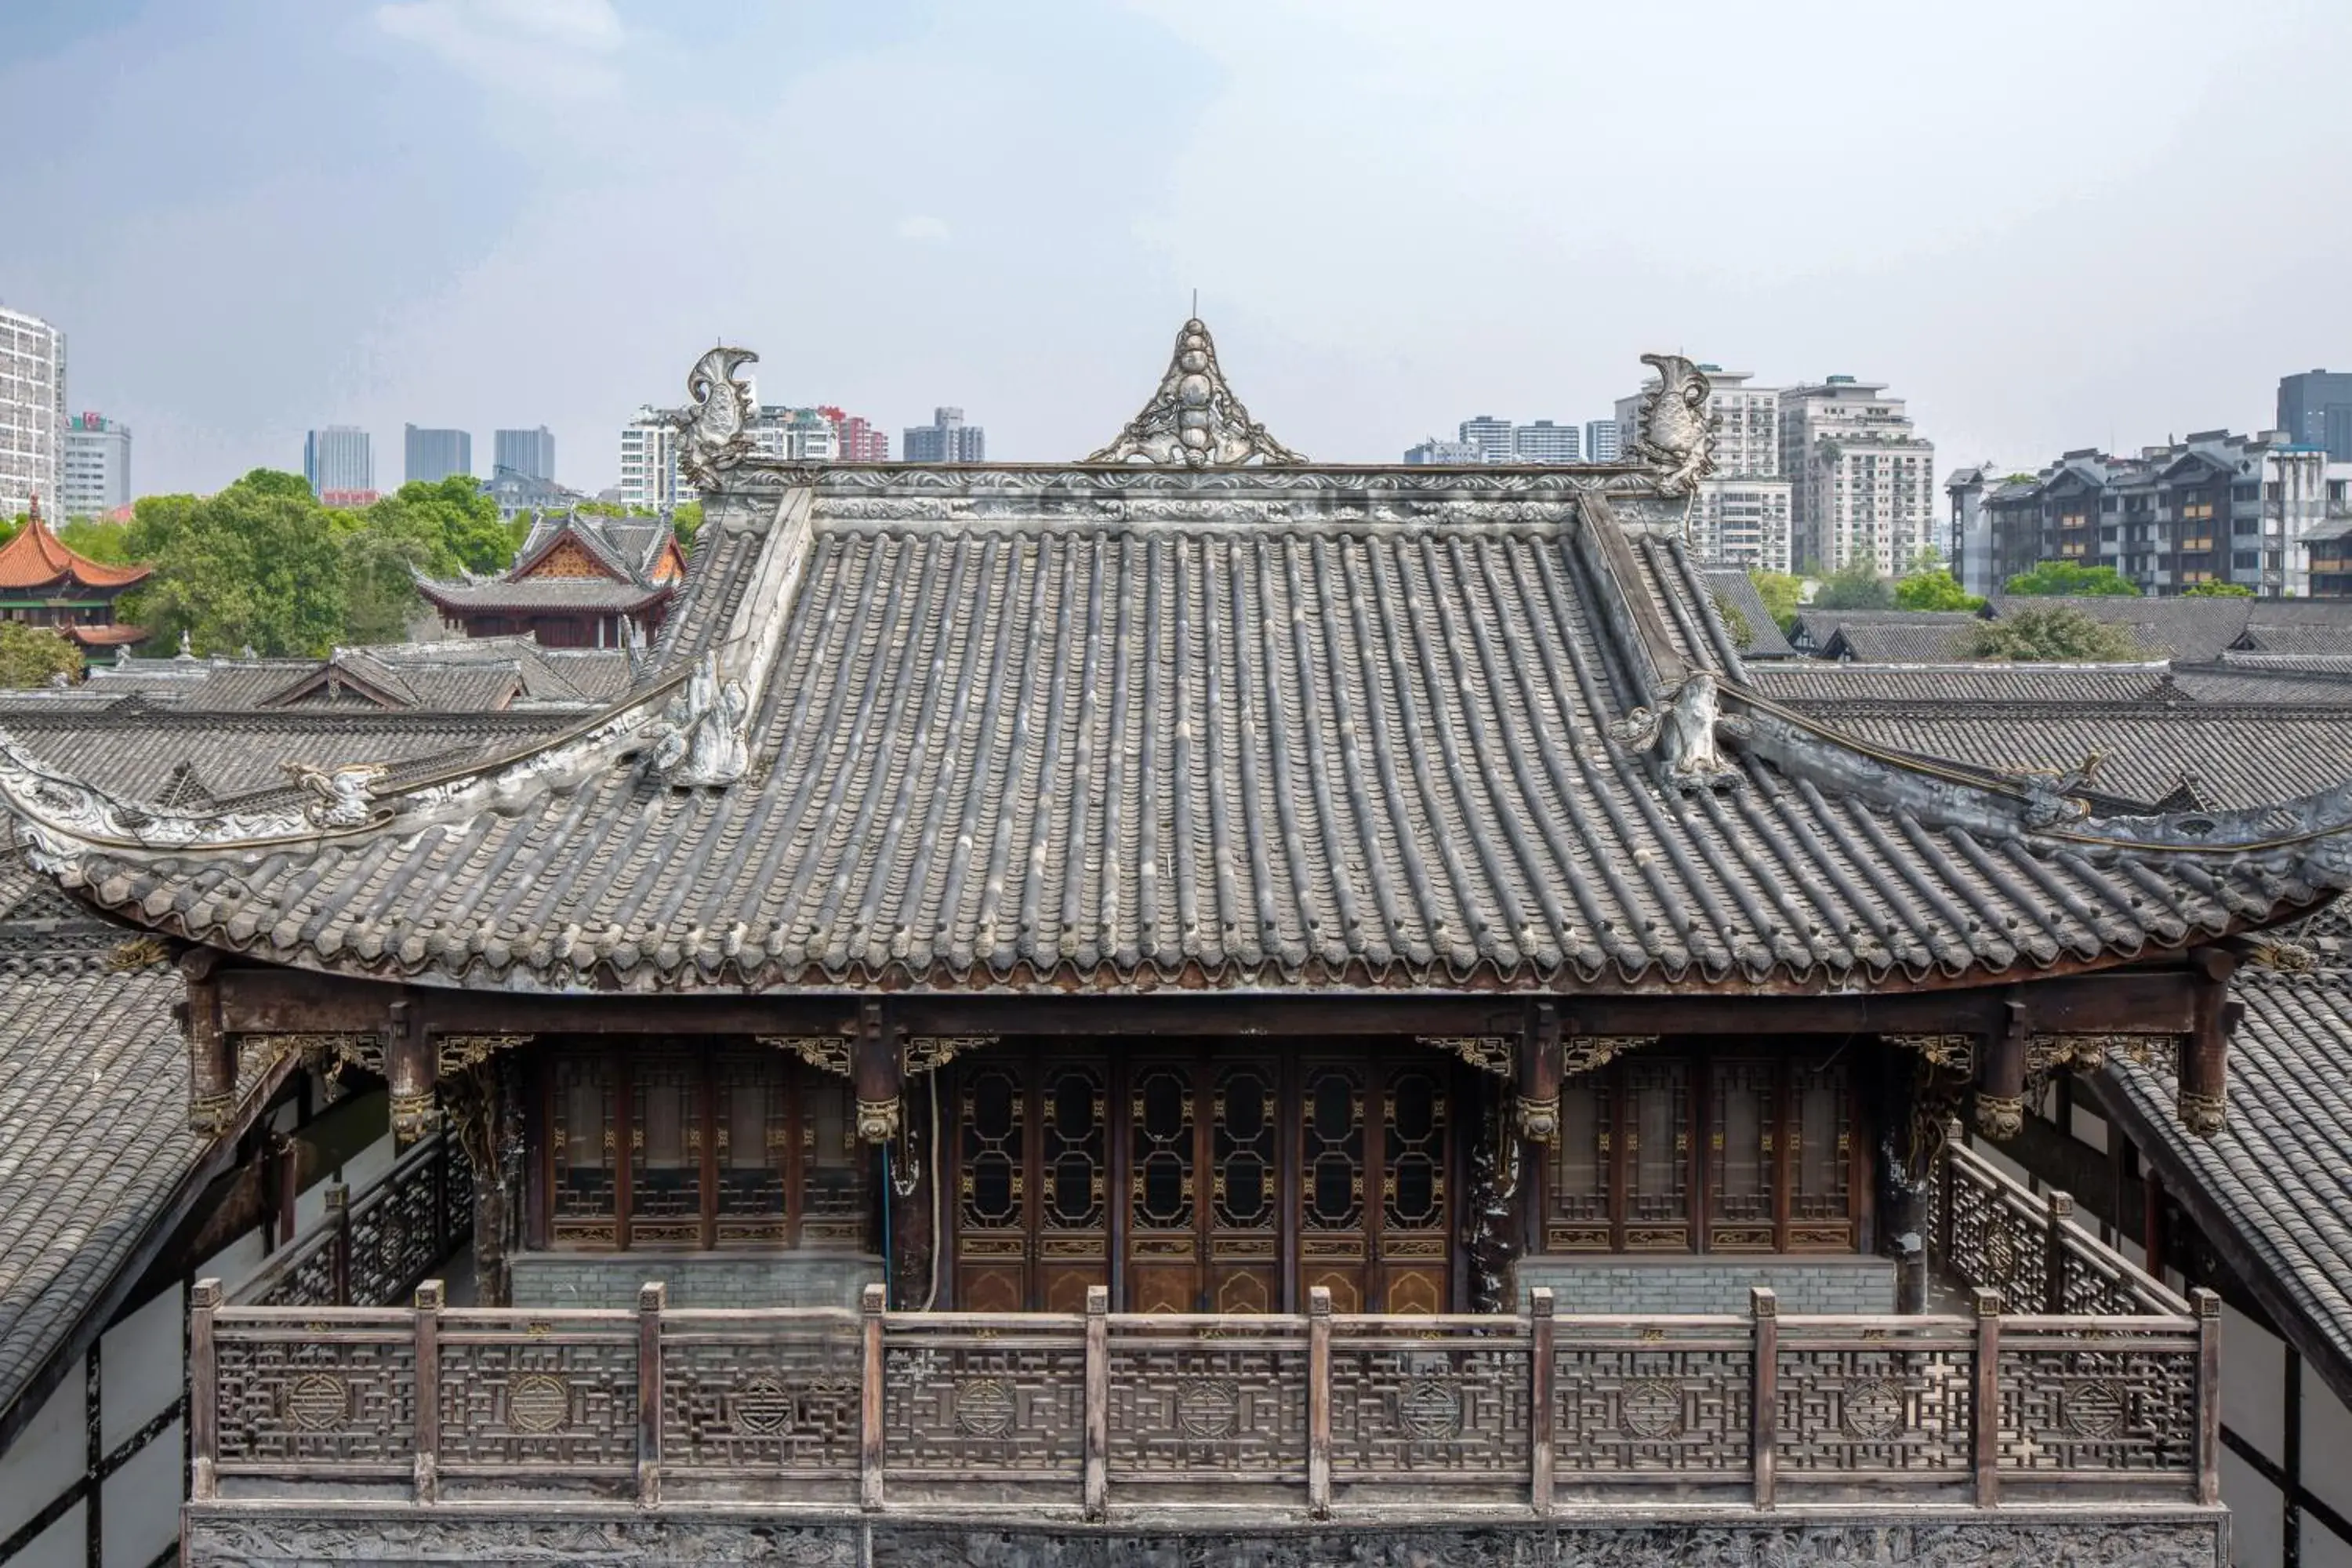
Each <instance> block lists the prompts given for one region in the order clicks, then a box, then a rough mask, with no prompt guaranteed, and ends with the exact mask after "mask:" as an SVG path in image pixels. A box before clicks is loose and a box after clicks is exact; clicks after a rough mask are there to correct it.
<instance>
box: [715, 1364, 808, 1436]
mask: <svg viewBox="0 0 2352 1568" xmlns="http://www.w3.org/2000/svg"><path fill="white" fill-rule="evenodd" d="M730 1415H731V1416H732V1417H733V1420H734V1425H735V1430H737V1431H738V1432H748V1433H750V1434H751V1435H752V1436H757V1437H768V1436H774V1435H775V1434H776V1433H778V1432H781V1431H782V1430H783V1429H784V1427H785V1426H787V1425H788V1424H789V1423H790V1422H791V1420H792V1418H793V1396H792V1395H791V1394H787V1393H786V1392H784V1386H783V1384H780V1383H778V1382H777V1381H776V1380H775V1379H774V1378H772V1377H754V1378H751V1379H750V1380H749V1381H747V1382H746V1383H745V1384H743V1386H742V1387H740V1388H739V1389H737V1390H736V1391H735V1398H734V1401H733V1408H732V1409H731V1411H730Z"/></svg>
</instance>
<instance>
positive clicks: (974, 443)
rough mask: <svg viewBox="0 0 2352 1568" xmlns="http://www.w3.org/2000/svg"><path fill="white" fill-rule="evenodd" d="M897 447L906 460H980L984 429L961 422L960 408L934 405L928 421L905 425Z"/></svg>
mask: <svg viewBox="0 0 2352 1568" xmlns="http://www.w3.org/2000/svg"><path fill="white" fill-rule="evenodd" d="M901 449H902V450H903V451H904V452H905V453H906V460H907V461H908V462H910V463H984V462H986V461H988V433H987V431H985V430H984V429H982V427H981V426H977V425H967V424H965V423H964V422H963V410H962V409H961V408H935V409H933V410H932V411H931V422H930V423H929V425H910V426H908V427H907V437H906V442H905V445H904V446H903V447H902V448H901Z"/></svg>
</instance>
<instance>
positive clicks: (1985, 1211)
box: [1936, 1121, 2189, 1317]
mask: <svg viewBox="0 0 2352 1568" xmlns="http://www.w3.org/2000/svg"><path fill="white" fill-rule="evenodd" d="M2073 1216H2074V1199H2073V1198H2072V1197H2071V1196H2069V1195H2068V1194H2064V1193H2061V1192H2052V1193H2046V1194H2042V1196H2040V1197H2036V1196H2035V1195H2034V1194H2032V1193H2031V1192H2029V1191H2028V1190H2027V1189H2026V1188H2024V1187H2022V1186H2021V1185H2019V1184H2017V1183H2016V1182H2014V1181H2012V1180H2011V1179H2010V1178H2009V1177H2008V1176H2007V1175H2005V1174H2004V1173H2002V1172H2001V1171H2000V1169H1999V1168H1998V1167H1996V1166H1995V1165H1993V1164H1992V1163H1991V1162H1990V1161H1988V1160H1987V1159H1985V1157H1984V1156H1983V1155H1981V1154H1979V1153H1978V1152H1976V1151H1975V1150H1973V1149H1970V1148H1969V1146H1968V1142H1967V1138H1966V1135H1965V1133H1964V1132H1963V1131H1962V1129H1961V1127H1960V1124H1959V1123H1958V1122H1957V1121H1955V1122H1953V1123H1951V1124H1950V1125H1949V1126H1948V1128H1947V1129H1946V1137H1945V1143H1944V1154H1943V1158H1942V1161H1941V1163H1940V1165H1939V1168H1938V1170H1937V1182H1936V1260H1937V1263H1939V1264H1940V1265H1941V1266H1942V1268H1944V1270H1945V1272H1946V1273H1947V1274H1948V1275H1950V1276H1952V1277H1954V1278H1956V1279H1958V1280H1960V1281H1961V1282H1963V1283H1965V1284H1967V1285H1970V1286H1974V1287H1978V1288H1979V1289H1989V1290H1998V1291H2000V1293H2001V1297H2002V1299H2003V1300H2008V1301H2013V1302H2016V1303H2018V1304H2019V1305H2021V1306H2024V1307H2027V1308H2029V1309H2030V1310H2039V1311H2042V1312H2051V1313H2073V1314H2075V1315H2078V1316H2123V1317H2130V1316H2136V1315H2138V1314H2142V1313H2153V1314H2155V1315H2158V1316H2174V1317H2178V1316H2179V1315H2180V1314H2182V1313H2185V1312H2187V1311H2188V1310H2189V1303H2188V1302H2187V1301H2185V1300H2181V1298H2180V1296H2179V1293H2178V1292H2176V1291H2174V1290H2172V1289H2169V1288H2168V1287H2167V1286H2166V1285H2165V1284H2164V1283H2163V1282H2162V1281H2160V1280H2158V1279H2151V1278H2150V1277H2149V1276H2148V1275H2147V1273H2146V1272H2144V1271H2143V1270H2142V1269H2140V1268H2138V1267H2137V1266H2136V1265H2135V1264H2133V1263H2132V1261H2131V1260H2130V1259H2129V1258H2125V1257H2124V1256H2123V1255H2122V1254H2121V1253H2119V1252H2117V1251H2116V1250H2115V1248H2113V1247H2108V1246H2107V1245H2105V1243H2104V1242H2102V1241H2100V1240H2099V1238H2098V1237H2096V1236H2094V1235H2092V1234H2091V1233H2090V1232H2088V1231H2086V1230H2084V1229H2083V1228H2082V1227H2081V1226H2077V1225H2075V1224H2074V1217H2073Z"/></svg>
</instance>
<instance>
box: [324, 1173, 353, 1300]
mask: <svg viewBox="0 0 2352 1568" xmlns="http://www.w3.org/2000/svg"><path fill="white" fill-rule="evenodd" d="M325 1198H326V1205H327V1220H328V1223H330V1224H331V1225H332V1226H334V1227H335V1239H334V1243H333V1246H334V1248H335V1305H336V1306H338V1307H348V1306H350V1305H351V1304H352V1190H351V1188H349V1187H347V1186H345V1185H344V1184H342V1183H341V1182H329V1183H328V1184H327V1191H326V1194H325Z"/></svg>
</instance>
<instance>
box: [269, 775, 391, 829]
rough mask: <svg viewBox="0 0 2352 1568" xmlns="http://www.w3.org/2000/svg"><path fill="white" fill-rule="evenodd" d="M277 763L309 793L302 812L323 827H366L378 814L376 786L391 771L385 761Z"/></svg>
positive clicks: (315, 823) (305, 792) (303, 790)
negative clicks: (317, 764) (324, 764)
mask: <svg viewBox="0 0 2352 1568" xmlns="http://www.w3.org/2000/svg"><path fill="white" fill-rule="evenodd" d="M278 765H279V766H280V767H282V768H283V769H285V770H286V776H287V777H288V778H289V779H292V780H293V781H294V783H295V784H297V785H298V786H299V787H300V788H301V790H302V792H303V793H304V794H306V795H310V803H309V804H308V805H306V806H304V807H303V812H304V815H306V816H309V817H310V821H311V822H312V823H313V824H314V825H316V826H320V827H365V826H367V825H368V823H369V822H370V821H372V820H373V818H374V816H375V815H376V812H375V786H376V785H377V784H381V783H382V782H383V780H384V779H385V778H386V777H388V776H389V775H390V774H391V773H392V770H391V769H390V768H388V767H386V766H384V765H383V763H344V764H343V765H341V767H333V768H321V767H314V766H312V765H311V764H310V763H279V764H278Z"/></svg>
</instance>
